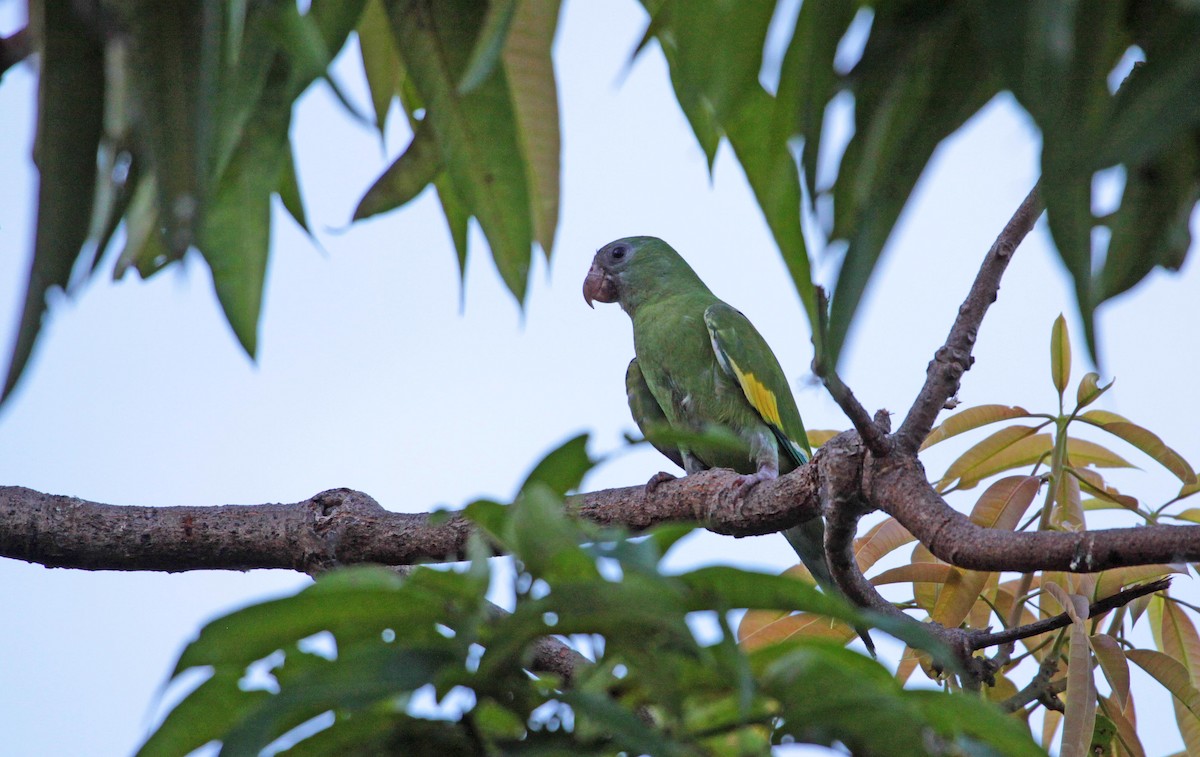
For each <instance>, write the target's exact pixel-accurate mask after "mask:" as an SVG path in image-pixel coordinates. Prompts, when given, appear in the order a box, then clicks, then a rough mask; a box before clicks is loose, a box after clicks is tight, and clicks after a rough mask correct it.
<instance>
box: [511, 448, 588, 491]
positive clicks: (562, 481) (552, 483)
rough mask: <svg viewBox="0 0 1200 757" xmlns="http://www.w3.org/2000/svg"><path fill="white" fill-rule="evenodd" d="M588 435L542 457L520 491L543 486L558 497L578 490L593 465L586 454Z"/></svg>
mask: <svg viewBox="0 0 1200 757" xmlns="http://www.w3.org/2000/svg"><path fill="white" fill-rule="evenodd" d="M587 443H588V435H587V434H580V435H579V436H575V437H572V438H571V439H568V440H567V441H565V442H563V443H562V444H561V445H560V446H558V447H556V448H555V449H554V450H552V451H551V452H550V453H549V454H547V455H546V456H545V457H543V458H542V459H541V460H540V461H539V462H538V464H537V465H535V466H534V468H533V470H531V471H530V472H529V475H527V476H526V477H525V482H524V483H523V484H521V490H522V491H524V490H525V489H527V488H529V487H531V486H533V485H534V484H535V483H541V484H545V485H546V486H547V487H548V488H549V489H550V491H552V492H554V494H556V495H557V496H559V497H562V496H564V495H566V493H567V492H569V491H571V490H572V489H575V488H578V486H579V484H580V483H582V482H583V477H584V476H585V475H587V472H588V471H589V470H591V469H592V466H593V465H595V463H594V462H593V461H592V459H591V458H590V457H588V453H587Z"/></svg>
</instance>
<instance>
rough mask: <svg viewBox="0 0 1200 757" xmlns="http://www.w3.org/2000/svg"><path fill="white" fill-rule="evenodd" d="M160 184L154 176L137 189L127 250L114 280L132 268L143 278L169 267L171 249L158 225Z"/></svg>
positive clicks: (129, 217) (128, 215) (115, 269)
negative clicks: (169, 249) (167, 246)
mask: <svg viewBox="0 0 1200 757" xmlns="http://www.w3.org/2000/svg"><path fill="white" fill-rule="evenodd" d="M157 185H158V182H157V180H156V179H155V178H154V176H153V175H150V176H142V177H141V178H140V179H139V180H138V182H137V186H136V187H134V190H133V197H132V198H130V201H129V208H128V210H126V211H125V247H124V248H123V249H122V250H121V254H120V255H119V256H118V257H117V263H116V265H115V266H113V278H114V279H120V278H121V277H122V276H124V275H125V272H126V271H128V270H129V268H130V267H134V268H136V269H137V271H138V275H140V276H141V277H142V278H146V277H147V276H150V275H151V274H153V273H154V272H155V271H158V270H160V269H161V268H162V267H163V266H164V265H166V264H167V262H168V260H169V258H168V256H167V248H166V245H165V244H164V243H163V239H162V233H161V228H162V227H161V226H160V224H159V223H158V202H157V197H158V187H157Z"/></svg>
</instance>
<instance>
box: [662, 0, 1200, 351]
mask: <svg viewBox="0 0 1200 757" xmlns="http://www.w3.org/2000/svg"><path fill="white" fill-rule="evenodd" d="M643 5H645V7H646V9H647V10H648V11H649V12H650V13H651V16H652V20H651V23H650V26H649V28H648V29H647V32H646V40H643V45H644V44H645V42H646V41H647V40H649V39H651V38H653V39H657V40H658V42H659V43H660V44H661V46H662V48H663V51H664V53H665V54H666V56H667V60H668V62H669V63H670V67H671V80H672V83H673V85H674V87H675V94H676V97H677V98H678V100H679V103H680V106H681V107H682V108H683V111H684V113H685V114H686V115H687V118H688V121H689V123H690V124H691V127H692V130H693V132H694V133H695V136H696V139H697V141H698V142H699V144H700V146H701V148H702V149H703V150H704V152H705V154H706V155H707V156H708V159H709V162H710V164H711V162H712V160H713V158H714V156H715V154H716V150H717V147H718V145H719V143H720V141H721V139H722V138H725V139H727V140H728V141H729V144H730V146H731V147H732V148H733V151H734V153H735V154H736V156H737V159H738V160H739V161H740V162H741V164H742V167H743V169H744V170H745V172H746V177H747V179H748V180H749V183H750V186H751V188H752V189H753V191H754V194H755V196H756V198H757V199H758V203H759V206H760V208H761V209H762V211H763V214H764V216H765V217H766V220H767V223H768V225H769V226H770V228H771V231H772V233H773V234H774V236H775V241H776V243H777V244H778V246H779V249H780V252H781V253H782V255H783V258H784V260H785V262H786V263H787V265H788V268H789V270H790V272H791V274H792V278H793V280H794V282H795V285H796V289H797V292H798V293H799V295H800V298H801V300H802V301H803V303H804V305H805V310H806V312H807V314H808V316H809V320H810V323H811V325H812V328H813V332H814V344H815V346H816V358H817V360H818V361H819V362H820V363H825V364H827V365H829V366H831V367H832V366H836V364H837V361H838V357H839V355H840V354H841V351H842V347H843V344H844V342H845V339H846V335H847V333H848V331H849V329H850V326H851V323H852V320H853V316H854V314H855V312H856V310H857V308H858V305H859V303H860V302H861V299H862V296H863V293H864V292H865V290H866V287H867V285H868V282H869V281H870V278H871V275H872V273H873V271H874V270H875V268H876V265H877V263H878V260H879V257H880V255H881V253H882V252H883V250H884V248H885V246H886V243H887V240H888V238H889V237H890V235H891V232H892V229H893V228H894V226H895V224H896V222H897V221H898V220H899V218H900V215H901V212H902V211H903V209H904V207H905V205H906V204H907V202H908V199H909V197H910V196H911V195H912V192H913V189H914V188H915V186H916V184H917V181H918V179H919V178H920V177H921V175H922V173H923V172H924V170H925V167H926V166H927V165H928V164H929V162H930V160H931V158H932V157H933V155H934V152H935V150H936V149H937V147H938V145H939V144H941V142H942V140H944V139H945V138H946V137H948V136H950V135H951V134H953V133H954V132H955V131H957V130H958V129H959V128H960V127H962V125H963V124H964V123H966V122H967V121H968V120H969V119H970V118H971V117H972V116H974V115H975V114H976V113H978V112H979V111H980V110H981V109H983V108H984V107H985V106H986V105H987V104H988V103H989V102H991V101H992V100H993V99H994V98H995V97H996V96H997V95H999V94H1000V93H1002V92H1009V93H1011V94H1012V95H1013V96H1015V98H1016V100H1017V102H1018V103H1019V104H1020V105H1021V107H1023V108H1024V109H1025V111H1026V112H1027V113H1028V114H1029V115H1030V117H1031V118H1032V119H1033V121H1034V122H1035V123H1036V125H1037V127H1038V128H1039V129H1040V130H1041V133H1042V136H1043V149H1042V183H1041V191H1042V194H1043V196H1044V197H1045V202H1046V207H1047V211H1048V215H1049V228H1050V232H1051V235H1052V236H1053V239H1054V243H1055V245H1056V246H1057V248H1058V251H1059V254H1060V255H1061V257H1062V260H1063V262H1064V263H1065V264H1066V267H1067V270H1068V271H1069V272H1070V274H1071V276H1072V278H1073V279H1074V283H1075V292H1076V296H1077V300H1078V305H1079V312H1080V315H1081V318H1082V321H1083V324H1084V328H1085V331H1086V335H1087V342H1088V346H1089V348H1090V350H1091V352H1092V356H1093V358H1094V359H1095V358H1097V357H1098V356H1097V353H1096V339H1095V334H1094V328H1095V327H1094V320H1093V313H1094V311H1095V309H1096V308H1097V307H1098V306H1099V305H1100V304H1101V303H1103V302H1105V301H1106V300H1108V299H1110V298H1112V297H1115V296H1116V295H1118V294H1120V293H1122V292H1124V291H1126V290H1128V289H1129V288H1130V287H1132V286H1134V285H1135V284H1137V283H1138V282H1139V281H1141V280H1142V279H1143V278H1144V277H1145V276H1146V275H1147V274H1149V273H1150V271H1151V270H1152V269H1154V268H1155V267H1156V266H1163V267H1165V268H1168V269H1172V270H1175V269H1178V268H1179V267H1180V265H1182V263H1183V260H1184V258H1185V256H1186V255H1187V252H1188V248H1189V246H1190V244H1191V234H1190V230H1189V227H1188V221H1189V218H1190V217H1191V214H1192V209H1193V208H1194V206H1195V205H1196V203H1197V201H1198V200H1200V128H1198V127H1200V108H1197V107H1196V105H1195V97H1194V93H1195V92H1196V91H1197V89H1198V88H1200V63H1198V60H1200V59H1198V58H1197V56H1196V55H1195V54H1194V47H1195V40H1196V39H1197V38H1198V36H1200V10H1197V9H1196V8H1195V7H1194V6H1185V5H1183V4H1178V3H1157V2H1144V1H1141V0H1130V1H1128V2H1105V1H1104V0H1096V1H1094V2H1082V3H1076V2H1067V1H1066V0H1013V1H1012V2H1003V3H990V2H933V3H930V2H924V1H923V0H900V1H899V2H869V3H859V2H853V1H852V0H806V2H804V3H802V4H801V6H800V10H799V12H798V14H797V15H796V16H795V22H794V24H793V25H792V27H791V36H790V42H789V43H788V45H787V48H786V51H785V52H784V54H783V58H782V61H781V62H778V63H776V62H775V61H774V60H773V59H772V57H771V55H770V54H769V53H771V51H770V50H769V49H768V48H767V47H766V40H767V30H768V27H769V26H770V25H771V24H773V23H776V24H777V23H780V22H781V21H783V23H786V20H784V19H786V16H781V14H779V8H778V7H777V5H776V3H774V2H772V1H771V0H754V1H753V2H744V3H726V2H721V0H703V1H701V2H690V1H689V2H681V1H680V0H644V2H643ZM777 16H780V18H777ZM1127 60H1144V63H1141V64H1139V65H1138V66H1136V68H1135V71H1134V73H1133V74H1132V75H1131V76H1129V77H1128V79H1127V81H1126V82H1125V83H1124V84H1123V85H1122V86H1121V87H1120V90H1119V91H1118V92H1116V93H1115V94H1114V93H1113V90H1114V89H1116V87H1115V84H1110V79H1111V78H1112V77H1113V76H1114V75H1115V73H1116V72H1118V71H1123V70H1127V63H1126V61H1127ZM776 66H777V67H778V68H777V71H778V83H777V86H775V88H774V91H771V90H770V89H769V88H768V86H766V85H764V83H763V81H768V82H769V81H770V79H771V78H772V76H771V75H772V74H773V73H774V72H775V71H776ZM850 102H852V103H853V127H854V129H853V135H852V136H851V138H850V140H849V142H848V143H847V144H846V146H845V149H844V151H842V152H841V154H840V155H838V154H832V153H831V150H830V148H829V147H828V145H829V144H830V143H831V142H834V141H835V140H836V135H835V134H834V133H833V130H834V129H836V128H837V126H836V123H835V121H831V120H830V119H829V115H830V114H831V113H833V112H836V111H838V109H839V108H843V107H844V106H846V105H848V104H849V103H850ZM793 140H794V141H795V142H796V143H797V146H798V152H799V160H798V163H799V165H798V166H797V161H796V160H795V159H794V158H793V153H792V151H791V147H790V146H791V144H792V141H793ZM826 168H828V169H829V170H828V171H826ZM1113 169H1118V170H1117V171H1116V172H1114V170H1113ZM1105 172H1107V173H1105ZM1118 175H1119V176H1120V177H1121V178H1123V180H1124V181H1123V188H1122V189H1121V191H1120V193H1119V194H1120V200H1119V202H1118V204H1117V205H1116V206H1115V209H1113V210H1111V212H1106V213H1104V214H1100V215H1098V214H1097V213H1096V212H1094V210H1093V191H1092V186H1093V180H1094V179H1096V177H1098V176H1109V177H1112V176H1118ZM801 176H802V177H803V187H802V186H801V180H800V177H801ZM802 193H803V196H804V198H805V199H804V202H803V207H802V203H801V195H802ZM808 219H819V222H818V223H808ZM802 230H803V231H804V232H806V233H807V238H808V239H809V240H813V239H816V238H817V237H818V231H820V232H823V236H824V237H825V240H826V242H827V243H828V244H829V245H830V248H831V249H837V250H844V254H843V256H842V261H841V267H840V271H839V273H838V277H837V282H836V285H835V286H834V290H833V292H832V296H831V298H830V301H829V303H828V310H827V309H826V303H824V302H823V301H822V297H821V296H820V293H819V291H818V290H817V288H815V287H814V285H813V282H812V276H811V272H810V255H809V252H808V251H807V249H806V247H805V239H806V236H805V233H802ZM1098 230H1103V232H1105V233H1103V234H1098V233H1094V232H1097V231H1098Z"/></svg>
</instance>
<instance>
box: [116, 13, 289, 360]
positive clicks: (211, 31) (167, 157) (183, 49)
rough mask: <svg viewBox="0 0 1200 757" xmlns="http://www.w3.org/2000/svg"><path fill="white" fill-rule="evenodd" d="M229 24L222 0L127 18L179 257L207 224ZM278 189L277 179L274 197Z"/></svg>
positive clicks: (169, 238)
mask: <svg viewBox="0 0 1200 757" xmlns="http://www.w3.org/2000/svg"><path fill="white" fill-rule="evenodd" d="M222 20H223V13H222V4H221V3H219V2H216V0H176V1H175V2H139V3H134V5H133V6H131V7H130V8H128V11H127V13H126V14H125V19H124V22H125V23H126V24H128V27H129V35H130V59H129V66H128V67H127V69H126V71H127V75H129V76H130V78H131V82H132V84H133V90H134V92H135V93H136V95H137V99H138V110H139V113H140V118H139V119H138V127H137V131H138V133H139V134H141V135H142V139H143V140H144V143H143V146H144V148H145V150H144V154H145V156H146V158H147V160H148V161H149V167H150V170H152V171H153V172H154V175H155V177H156V179H157V187H158V193H159V199H158V215H159V220H160V221H161V223H162V224H163V227H164V231H165V235H164V240H165V242H166V244H167V252H168V255H169V256H170V257H171V258H172V259H178V258H180V257H182V256H183V254H184V253H185V252H186V251H187V250H188V248H189V247H191V246H193V245H196V244H197V243H198V242H199V238H200V236H201V232H200V229H201V228H202V225H203V224H204V223H205V215H206V212H207V206H208V201H209V195H210V188H211V181H212V176H211V174H210V171H211V166H212V158H213V152H212V146H213V145H212V136H213V123H212V121H213V115H214V110H215V103H216V97H215V95H216V87H217V83H218V80H219V73H218V68H219V65H220V60H219V55H218V53H219V51H220V50H221V49H222V43H221V35H222V32H223V30H224V26H223V24H222ZM272 178H274V177H272ZM274 188H275V186H274V182H272V185H271V187H270V189H268V192H269V191H271V190H273V189H274ZM236 330H237V329H236V327H235V331H236ZM239 336H240V335H239ZM251 353H253V350H251Z"/></svg>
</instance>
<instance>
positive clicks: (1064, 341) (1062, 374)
mask: <svg viewBox="0 0 1200 757" xmlns="http://www.w3.org/2000/svg"><path fill="white" fill-rule="evenodd" d="M1050 379H1051V381H1053V382H1054V388H1055V389H1057V390H1058V396H1059V398H1060V399H1061V398H1062V394H1063V392H1065V391H1066V390H1067V383H1068V382H1069V381H1070V380H1071V337H1070V335H1069V334H1068V333H1067V321H1066V319H1065V318H1063V317H1062V313H1059V314H1058V318H1055V319H1054V326H1053V327H1052V328H1051V329H1050Z"/></svg>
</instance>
